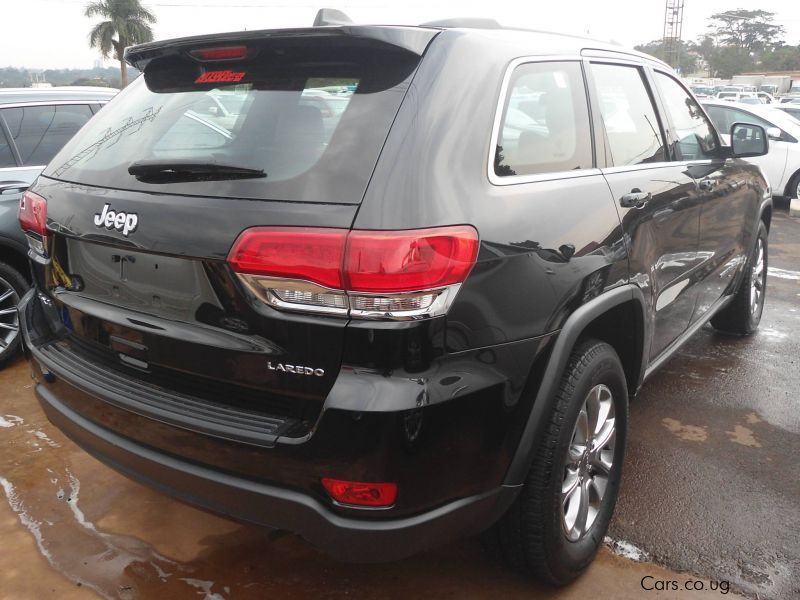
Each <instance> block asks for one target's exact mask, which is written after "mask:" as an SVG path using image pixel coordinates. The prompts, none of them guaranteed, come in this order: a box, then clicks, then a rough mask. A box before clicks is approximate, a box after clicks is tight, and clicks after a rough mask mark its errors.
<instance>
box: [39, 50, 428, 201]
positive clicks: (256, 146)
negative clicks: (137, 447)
mask: <svg viewBox="0 0 800 600" xmlns="http://www.w3.org/2000/svg"><path fill="white" fill-rule="evenodd" d="M418 62H419V56H417V55H415V54H413V53H411V52H408V51H406V50H401V49H399V48H397V47H395V46H390V45H388V44H384V43H379V42H375V41H372V40H365V39H360V38H348V37H338V38H331V39H325V40H315V41H311V40H308V39H305V40H303V43H298V40H294V41H293V40H291V39H288V40H286V39H284V40H282V41H281V42H280V43H276V42H275V41H274V40H272V41H269V42H265V43H264V44H262V45H261V46H255V47H252V46H251V47H249V48H248V58H246V59H244V60H235V61H225V62H215V63H208V62H207V63H202V62H200V61H198V60H195V59H193V58H192V57H190V56H189V55H188V54H187V53H185V52H183V51H181V52H178V53H172V54H171V55H169V56H163V57H158V58H155V59H153V60H152V61H151V62H150V63H149V64H148V65H147V67H146V68H145V71H144V76H143V77H140V78H139V79H138V80H136V81H135V82H134V83H132V84H131V85H130V86H129V88H128V89H126V90H125V91H123V92H122V93H121V94H120V95H119V96H118V97H117V98H116V99H115V100H114V101H112V102H111V103H109V104H108V105H107V106H106V107H105V108H104V109H103V110H102V111H100V112H99V113H98V115H97V116H96V117H95V118H94V119H93V120H92V121H90V122H89V124H88V125H87V126H86V127H84V128H83V129H82V130H81V131H80V132H79V133H78V135H76V136H75V138H73V139H72V141H70V142H69V143H68V144H67V145H66V146H65V147H64V149H63V150H62V151H61V152H60V153H59V154H58V155H57V156H56V157H55V159H53V161H52V162H51V163H50V165H49V166H48V168H47V169H46V170H45V172H44V175H45V176H47V177H52V178H54V179H59V180H63V181H69V182H75V183H83V184H88V185H95V186H102V187H111V188H116V189H130V190H142V191H156V192H167V193H175V194H182V195H198V196H212V197H213V196H216V197H223V198H252V199H270V200H284V201H302V202H326V203H343V204H357V203H359V202H360V201H361V198H362V196H363V194H364V191H365V189H366V185H367V182H368V180H369V177H370V175H371V173H372V170H373V168H374V166H375V163H376V161H377V158H378V155H379V153H380V150H381V148H382V146H383V143H384V141H385V139H386V136H387V135H388V132H389V128H390V126H391V123H392V121H393V119H394V117H395V115H396V113H397V110H398V108H399V106H400V103H401V101H402V99H403V97H404V94H405V91H406V89H407V87H408V84H409V81H410V79H411V77H412V75H413V72H414V69H415V68H416V66H417V64H418ZM141 161H148V162H153V161H155V162H157V163H158V164H159V165H160V164H161V163H163V164H164V165H167V166H168V165H169V164H170V163H173V162H174V163H176V164H182V163H187V162H189V163H194V164H213V165H226V166H234V167H237V168H242V169H254V170H260V171H263V173H264V174H265V176H261V177H242V176H239V177H229V178H225V177H224V176H221V175H219V174H216V175H214V176H209V177H202V176H197V175H193V176H192V177H190V178H188V180H187V178H175V179H174V180H171V179H170V178H169V177H166V178H164V177H161V178H157V179H155V180H153V179H148V178H147V177H141V176H140V177H139V178H138V179H137V177H135V176H134V175H131V174H129V173H128V168H129V166H130V165H131V164H133V163H139V162H141ZM139 175H141V174H139Z"/></svg>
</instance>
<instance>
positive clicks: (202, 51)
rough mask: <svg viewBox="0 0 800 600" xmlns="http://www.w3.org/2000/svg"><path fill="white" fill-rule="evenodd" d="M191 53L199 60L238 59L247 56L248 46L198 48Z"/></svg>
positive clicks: (190, 52)
mask: <svg viewBox="0 0 800 600" xmlns="http://www.w3.org/2000/svg"><path fill="white" fill-rule="evenodd" d="M189 54H191V55H192V57H193V58H196V59H197V60H203V61H212V60H237V59H241V58H245V57H247V46H219V47H217V48H197V49H195V50H190V51H189Z"/></svg>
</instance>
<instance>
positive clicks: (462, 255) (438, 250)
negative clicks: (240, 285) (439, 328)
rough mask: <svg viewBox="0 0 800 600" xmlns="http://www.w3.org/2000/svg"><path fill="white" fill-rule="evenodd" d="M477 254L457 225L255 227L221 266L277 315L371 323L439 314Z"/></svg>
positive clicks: (471, 234) (470, 235)
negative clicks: (321, 316) (346, 318)
mask: <svg viewBox="0 0 800 600" xmlns="http://www.w3.org/2000/svg"><path fill="white" fill-rule="evenodd" d="M477 254H478V232H477V231H475V229H474V228H473V227H470V226H466V225H457V226H451V227H436V228H430V229H411V230H404V231H364V230H353V231H347V230H345V229H327V228H308V227H254V228H252V229H248V230H246V231H244V232H243V233H242V234H241V235H240V236H239V238H238V239H237V240H236V242H235V243H234V245H233V248H232V249H231V251H230V253H229V255H228V263H229V264H230V265H231V267H233V270H234V271H236V272H237V274H238V275H239V277H240V278H241V280H242V281H243V282H244V283H245V284H246V285H247V286H248V287H249V288H250V289H251V290H252V291H253V292H254V293H255V294H256V295H257V296H258V297H259V298H260V299H261V300H263V301H265V302H267V303H268V304H270V305H272V306H274V307H276V308H279V309H284V310H296V311H303V312H317V313H325V314H335V315H340V316H347V315H349V316H351V317H357V318H371V319H420V318H426V317H432V316H438V315H441V314H445V313H446V312H447V309H448V308H449V306H450V304H451V303H452V301H453V299H454V297H455V295H456V293H457V292H458V289H459V287H460V285H461V283H463V282H464V280H465V279H466V278H467V276H468V275H469V272H470V270H471V269H472V267H473V265H474V264H475V260H476V258H477Z"/></svg>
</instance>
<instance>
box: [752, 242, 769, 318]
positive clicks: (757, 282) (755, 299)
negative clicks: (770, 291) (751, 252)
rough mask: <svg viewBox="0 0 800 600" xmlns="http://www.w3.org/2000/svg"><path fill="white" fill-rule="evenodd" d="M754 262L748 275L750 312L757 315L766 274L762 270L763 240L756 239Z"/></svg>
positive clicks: (762, 295)
mask: <svg viewBox="0 0 800 600" xmlns="http://www.w3.org/2000/svg"><path fill="white" fill-rule="evenodd" d="M755 257H756V258H755V261H754V262H753V268H752V271H751V273H750V311H751V312H752V313H753V314H757V313H758V311H759V310H760V309H761V303H762V302H763V299H764V287H765V286H766V277H767V273H766V270H765V269H764V240H763V239H761V238H760V237H759V238H758V243H757V244H756V251H755Z"/></svg>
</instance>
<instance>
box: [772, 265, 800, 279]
mask: <svg viewBox="0 0 800 600" xmlns="http://www.w3.org/2000/svg"><path fill="white" fill-rule="evenodd" d="M767 273H768V274H769V276H770V277H777V278H778V279H791V280H793V281H800V272H798V271H787V270H786V269H778V268H776V267H769V269H767Z"/></svg>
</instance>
